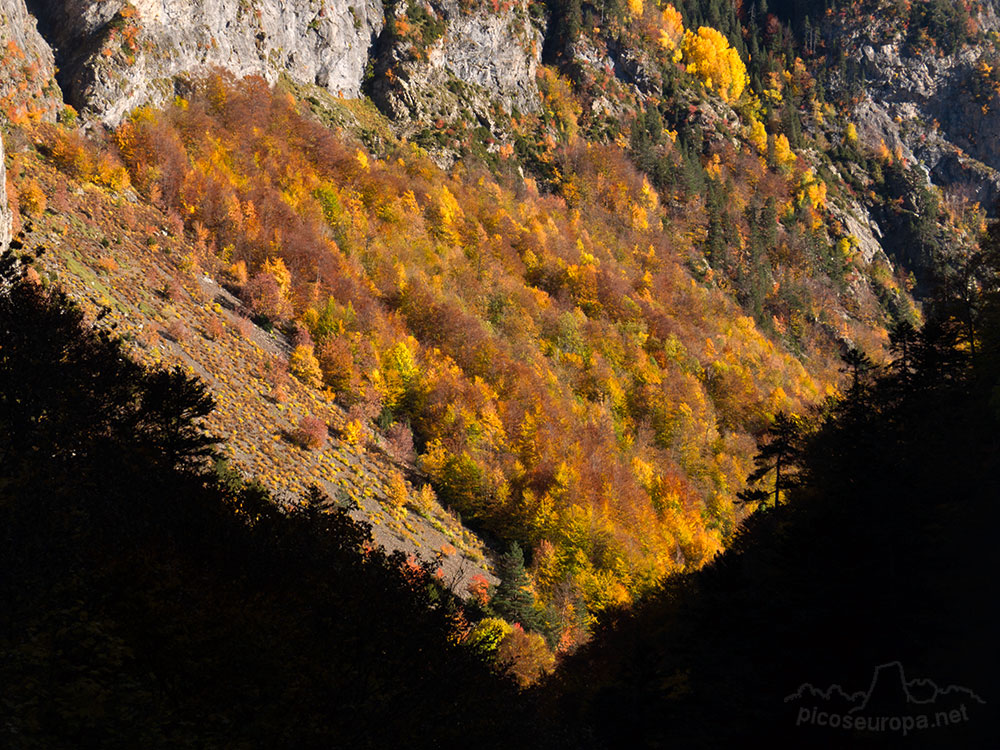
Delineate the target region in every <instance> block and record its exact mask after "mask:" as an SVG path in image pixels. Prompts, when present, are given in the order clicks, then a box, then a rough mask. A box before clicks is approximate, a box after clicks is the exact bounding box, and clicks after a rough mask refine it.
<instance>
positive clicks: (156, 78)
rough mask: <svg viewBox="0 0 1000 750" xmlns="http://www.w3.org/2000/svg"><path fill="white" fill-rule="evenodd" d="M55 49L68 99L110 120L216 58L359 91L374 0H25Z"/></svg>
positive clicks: (246, 71) (249, 70)
mask: <svg viewBox="0 0 1000 750" xmlns="http://www.w3.org/2000/svg"><path fill="white" fill-rule="evenodd" d="M30 5H31V9H32V10H33V11H34V12H35V13H36V15H37V16H38V18H39V21H40V24H41V27H42V29H43V31H44V32H45V34H46V35H47V36H48V38H49V39H50V40H51V41H52V43H53V44H54V45H55V47H56V49H57V57H58V60H59V64H60V68H61V70H62V74H61V80H62V83H63V85H64V87H65V89H66V95H67V98H68V100H69V102H70V103H71V104H73V105H74V106H76V107H78V108H80V109H81V110H83V111H84V112H85V113H87V114H88V115H92V116H95V117H98V118H100V119H101V120H103V121H105V122H108V123H115V122H117V121H119V120H120V119H121V118H122V116H123V115H124V114H126V113H127V112H128V111H130V110H131V109H133V108H134V107H136V106H138V105H140V104H143V103H145V102H147V101H162V100H163V99H164V98H166V97H168V96H170V95H171V94H172V93H173V90H174V89H173V79H174V77H175V76H177V75H179V74H184V73H189V72H192V71H196V70H199V69H202V68H205V67H210V66H219V67H222V68H225V69H227V70H229V71H231V72H232V73H234V74H235V75H237V76H240V77H242V76H247V75H260V76H263V77H264V78H265V79H267V80H268V81H270V82H273V81H275V80H276V79H277V78H278V77H279V76H280V75H282V74H286V75H288V76H289V77H291V78H292V79H294V80H296V81H299V82H307V83H315V84H318V85H320V86H322V87H324V88H326V89H328V90H330V91H332V92H334V93H337V94H343V95H345V96H357V95H358V94H359V92H360V87H361V80H362V76H363V73H364V69H365V65H366V63H367V61H368V51H369V47H370V46H371V42H372V39H373V38H374V37H375V36H376V35H377V34H378V32H379V31H380V29H381V28H382V6H381V3H380V1H379V0H357V1H356V2H355V4H351V3H349V2H347V1H346V0H337V2H326V1H322V2H316V1H315V0H295V1H293V2H281V1H280V0H253V1H252V2H250V1H248V0H196V1H195V2H189V1H188V0H134V2H123V1H122V0H110V1H108V2H98V1H97V0H71V1H70V2H61V1H59V2H57V1H56V0H32V2H31V3H30Z"/></svg>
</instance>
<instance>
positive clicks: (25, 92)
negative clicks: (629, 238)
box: [0, 0, 62, 121]
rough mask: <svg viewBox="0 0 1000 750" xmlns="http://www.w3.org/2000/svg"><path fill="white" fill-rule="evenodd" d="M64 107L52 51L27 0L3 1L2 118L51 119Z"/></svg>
mask: <svg viewBox="0 0 1000 750" xmlns="http://www.w3.org/2000/svg"><path fill="white" fill-rule="evenodd" d="M61 107H62V94H61V93H60V91H59V86H58V85H57V84H56V80H55V60H54V58H53V55H52V49H51V48H50V47H49V45H48V44H47V43H46V42H45V40H44V39H43V38H42V36H41V35H40V34H39V33H38V28H37V26H36V23H35V18H34V17H33V16H32V15H31V14H30V13H29V12H28V9H27V7H26V6H25V4H24V0H0V116H2V117H6V118H8V119H11V120H14V121H21V120H51V119H53V118H54V117H55V116H56V114H57V113H58V111H59V110H60V109H61Z"/></svg>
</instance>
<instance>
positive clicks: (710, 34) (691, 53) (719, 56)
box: [681, 26, 749, 102]
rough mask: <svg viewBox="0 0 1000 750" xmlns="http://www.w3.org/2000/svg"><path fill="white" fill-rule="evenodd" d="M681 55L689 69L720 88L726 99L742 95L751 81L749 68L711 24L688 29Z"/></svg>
mask: <svg viewBox="0 0 1000 750" xmlns="http://www.w3.org/2000/svg"><path fill="white" fill-rule="evenodd" d="M681 54H682V56H683V60H684V64H685V65H686V66H687V72H688V73H691V74H692V75H696V76H698V77H699V78H700V79H701V82H702V83H703V84H705V86H706V87H708V88H710V89H712V90H714V91H717V92H718V94H719V96H721V97H722V99H723V101H727V102H735V101H736V100H737V99H739V98H740V95H741V94H742V93H743V89H745V88H746V86H747V83H748V82H749V78H748V77H747V68H746V65H744V64H743V60H741V59H740V54H739V52H737V51H736V50H735V49H733V48H732V47H730V46H729V40H728V39H726V37H725V35H723V34H722V33H721V32H719V31H717V30H716V29H713V28H711V27H710V26H702V27H701V28H699V29H698V32H697V33H694V32H692V31H691V30H688V31H685V32H684V39H683V40H682V41H681Z"/></svg>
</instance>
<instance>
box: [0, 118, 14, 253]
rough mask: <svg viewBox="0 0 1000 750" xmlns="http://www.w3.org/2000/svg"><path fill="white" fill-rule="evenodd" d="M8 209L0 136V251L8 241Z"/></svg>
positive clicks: (5, 246)
mask: <svg viewBox="0 0 1000 750" xmlns="http://www.w3.org/2000/svg"><path fill="white" fill-rule="evenodd" d="M10 219H11V217H10V211H9V210H8V208H7V166H6V164H5V163H4V151H3V138H2V137H0V252H3V251H4V250H6V249H7V245H8V243H10Z"/></svg>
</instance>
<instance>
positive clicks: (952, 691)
mask: <svg viewBox="0 0 1000 750" xmlns="http://www.w3.org/2000/svg"><path fill="white" fill-rule="evenodd" d="M887 673H891V674H888V676H887ZM887 681H891V682H890V683H889V684H892V686H893V687H895V686H898V687H899V689H900V693H901V694H902V695H903V697H904V698H905V703H906V704H908V705H916V706H927V705H932V706H933V705H935V704H936V702H937V700H938V699H939V698H942V697H950V696H953V695H964V696H965V697H967V698H968V699H970V700H973V701H975V702H976V703H978V704H980V705H986V701H985V700H983V699H982V698H981V697H980V696H979V695H977V694H976V693H975V692H974V691H973V690H971V689H969V688H967V687H962V686H961V685H948V686H947V687H945V688H940V687H938V685H937V683H936V682H934V680H931V679H928V678H920V677H918V678H914V679H912V680H907V679H906V672H905V670H904V669H903V664H902V662H899V661H891V662H888V663H886V664H879V665H878V666H877V667H875V671H874V672H873V673H872V679H871V682H870V683H869V685H868V689H867V690H858V691H856V692H853V693H848V692H847V691H845V690H844V688H843V687H841V686H840V685H838V684H834V685H830V687H828V688H827V689H826V690H822V689H820V688H817V687H816V686H815V685H813V684H812V683H811V682H803V683H802V684H801V685H799V688H798V690H796V691H795V692H794V693H791V694H790V695H787V696H785V703H789V702H791V701H794V700H800V699H802V698H804V697H806V695H807V694H809V695H811V697H813V698H816V697H819V698H822V699H823V700H826V701H830V700H834V699H835V698H840V699H843V700H844V701H846V702H848V703H851V704H855V705H853V707H852V708H851V709H850V711H849V713H857V712H859V711H864V710H865V709H866V708H868V707H869V705H870V704H871V698H872V696H873V695H878V691H879V689H880V687H881V686H885V685H886V684H887ZM921 691H922V692H924V693H927V694H929V697H926V698H920V697H917V695H915V694H914V693H918V694H919V693H920V692H921Z"/></svg>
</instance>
